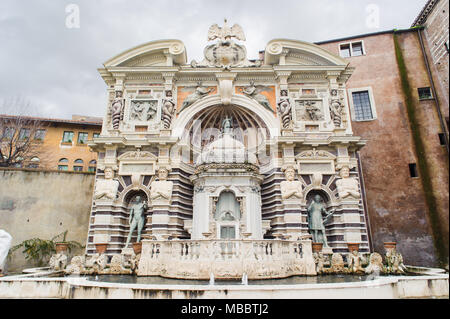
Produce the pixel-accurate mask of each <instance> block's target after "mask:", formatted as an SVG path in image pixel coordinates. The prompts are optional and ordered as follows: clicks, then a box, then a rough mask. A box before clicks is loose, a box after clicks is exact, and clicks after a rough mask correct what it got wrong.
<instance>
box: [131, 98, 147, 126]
mask: <svg viewBox="0 0 450 319" xmlns="http://www.w3.org/2000/svg"><path fill="white" fill-rule="evenodd" d="M144 112H145V105H144V103H143V102H141V101H132V102H131V112H130V118H131V120H135V121H143V120H144Z"/></svg>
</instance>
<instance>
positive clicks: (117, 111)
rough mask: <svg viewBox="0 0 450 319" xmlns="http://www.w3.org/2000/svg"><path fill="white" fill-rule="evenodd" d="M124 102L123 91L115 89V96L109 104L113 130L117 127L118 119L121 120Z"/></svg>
mask: <svg viewBox="0 0 450 319" xmlns="http://www.w3.org/2000/svg"><path fill="white" fill-rule="evenodd" d="M124 104H125V103H124V99H123V92H122V91H116V97H115V98H114V101H113V102H112V104H111V122H112V125H113V129H115V130H118V129H119V124H120V121H121V120H123V107H124Z"/></svg>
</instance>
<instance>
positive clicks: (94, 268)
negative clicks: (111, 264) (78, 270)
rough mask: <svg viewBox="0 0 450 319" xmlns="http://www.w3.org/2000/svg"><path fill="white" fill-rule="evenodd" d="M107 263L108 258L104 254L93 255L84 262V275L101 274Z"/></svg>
mask: <svg viewBox="0 0 450 319" xmlns="http://www.w3.org/2000/svg"><path fill="white" fill-rule="evenodd" d="M107 263H108V258H107V257H106V255H105V254H94V255H92V257H91V258H89V259H88V260H87V261H86V266H85V273H86V274H90V275H92V274H101V273H103V271H104V269H105V268H106V265H107Z"/></svg>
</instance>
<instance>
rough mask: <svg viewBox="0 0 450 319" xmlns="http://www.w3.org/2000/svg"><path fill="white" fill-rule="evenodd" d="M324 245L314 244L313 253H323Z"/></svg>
mask: <svg viewBox="0 0 450 319" xmlns="http://www.w3.org/2000/svg"><path fill="white" fill-rule="evenodd" d="M322 248H323V243H312V251H313V253H319V252H321V251H322Z"/></svg>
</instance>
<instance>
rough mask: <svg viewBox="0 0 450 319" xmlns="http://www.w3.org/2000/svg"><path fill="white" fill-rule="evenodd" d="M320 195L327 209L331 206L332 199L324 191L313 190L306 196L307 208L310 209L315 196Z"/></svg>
mask: <svg viewBox="0 0 450 319" xmlns="http://www.w3.org/2000/svg"><path fill="white" fill-rule="evenodd" d="M316 195H319V196H320V197H321V198H322V201H323V203H324V204H325V206H326V207H329V206H330V204H331V198H330V195H329V194H328V193H327V192H326V191H324V190H322V189H312V190H310V191H309V192H308V193H307V194H306V207H309V205H310V204H311V202H312V200H313V198H314V196H316Z"/></svg>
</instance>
